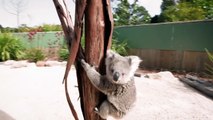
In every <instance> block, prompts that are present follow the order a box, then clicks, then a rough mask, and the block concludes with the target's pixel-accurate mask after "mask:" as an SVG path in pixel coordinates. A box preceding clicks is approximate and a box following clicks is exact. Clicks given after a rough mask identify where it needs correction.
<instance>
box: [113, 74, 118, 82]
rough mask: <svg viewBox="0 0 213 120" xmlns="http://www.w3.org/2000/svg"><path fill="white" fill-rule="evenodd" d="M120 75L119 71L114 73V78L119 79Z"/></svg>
mask: <svg viewBox="0 0 213 120" xmlns="http://www.w3.org/2000/svg"><path fill="white" fill-rule="evenodd" d="M119 77H120V73H119V72H115V73H114V74H113V80H114V81H118V78H119Z"/></svg>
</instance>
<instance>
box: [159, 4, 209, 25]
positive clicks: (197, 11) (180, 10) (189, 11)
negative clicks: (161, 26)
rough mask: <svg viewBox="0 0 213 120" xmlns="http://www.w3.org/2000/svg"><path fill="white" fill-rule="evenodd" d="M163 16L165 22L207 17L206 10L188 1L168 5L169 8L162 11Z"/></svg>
mask: <svg viewBox="0 0 213 120" xmlns="http://www.w3.org/2000/svg"><path fill="white" fill-rule="evenodd" d="M162 17H163V18H164V21H165V22H173V21H189V20H202V19H205V16H204V11H203V10H202V9H201V8H199V7H196V6H193V5H192V4H190V3H187V2H184V3H179V4H178V5H177V6H171V7H168V9H166V10H165V11H164V12H163V13H162Z"/></svg>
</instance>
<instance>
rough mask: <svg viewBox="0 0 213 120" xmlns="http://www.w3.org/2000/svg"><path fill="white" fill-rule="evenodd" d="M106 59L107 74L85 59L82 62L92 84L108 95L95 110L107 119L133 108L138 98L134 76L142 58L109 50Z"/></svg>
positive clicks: (119, 116)
mask: <svg viewBox="0 0 213 120" xmlns="http://www.w3.org/2000/svg"><path fill="white" fill-rule="evenodd" d="M105 61H106V75H104V76H102V75H100V74H99V73H98V72H97V71H96V70H95V68H94V67H92V66H90V65H89V64H88V63H86V62H85V61H84V60H82V61H81V64H82V66H83V68H84V70H85V71H86V73H87V76H88V78H89V79H90V81H91V82H92V84H93V85H94V86H95V87H96V88H97V89H98V90H100V91H101V92H102V93H104V94H106V95H107V100H105V101H104V102H103V103H102V104H101V106H100V107H99V108H95V111H96V112H97V113H98V114H99V115H100V116H101V117H102V118H103V119H107V117H108V115H110V116H112V117H114V118H117V119H120V118H122V117H123V116H124V115H125V114H126V113H127V112H128V111H129V109H130V108H132V106H133V103H134V102H135V100H136V88H135V82H134V79H133V78H134V72H135V71H136V69H137V68H138V65H139V63H140V62H141V60H140V59H139V57H137V56H127V57H123V56H120V55H119V54H117V53H115V52H112V51H111V50H108V51H107V56H106V59H105Z"/></svg>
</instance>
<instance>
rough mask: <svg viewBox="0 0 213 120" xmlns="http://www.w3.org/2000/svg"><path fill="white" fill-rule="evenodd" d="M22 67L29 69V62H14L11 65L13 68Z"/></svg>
mask: <svg viewBox="0 0 213 120" xmlns="http://www.w3.org/2000/svg"><path fill="white" fill-rule="evenodd" d="M22 67H27V61H26V60H24V61H14V62H12V64H11V68H22Z"/></svg>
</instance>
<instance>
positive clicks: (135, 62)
mask: <svg viewBox="0 0 213 120" xmlns="http://www.w3.org/2000/svg"><path fill="white" fill-rule="evenodd" d="M127 58H128V60H129V64H130V66H131V71H130V73H131V74H132V76H133V75H134V73H135V71H136V70H137V69H138V66H139V64H140V62H142V60H141V59H140V58H139V57H138V56H127Z"/></svg>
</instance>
